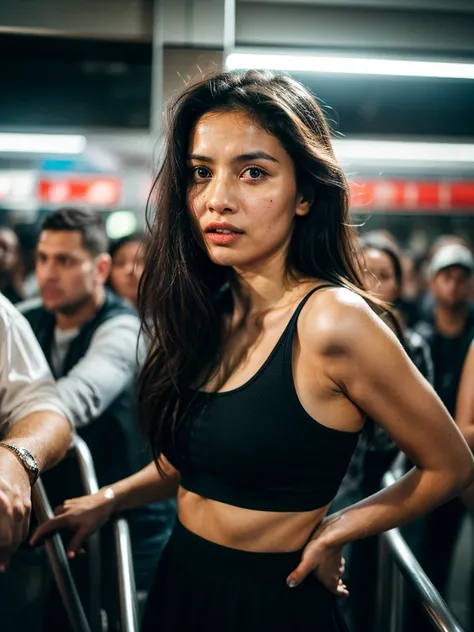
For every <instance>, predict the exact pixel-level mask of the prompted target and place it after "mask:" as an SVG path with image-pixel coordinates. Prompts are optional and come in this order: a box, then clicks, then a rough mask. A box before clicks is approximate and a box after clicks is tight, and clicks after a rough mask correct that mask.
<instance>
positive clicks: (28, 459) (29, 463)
mask: <svg viewBox="0 0 474 632" xmlns="http://www.w3.org/2000/svg"><path fill="white" fill-rule="evenodd" d="M21 455H22V457H23V459H24V460H25V463H26V465H27V466H28V467H30V468H32V469H36V463H35V459H34V457H33V456H32V455H31V454H30V453H29V452H27V451H26V450H21Z"/></svg>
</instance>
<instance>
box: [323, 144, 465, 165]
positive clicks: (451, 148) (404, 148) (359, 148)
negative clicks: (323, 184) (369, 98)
mask: <svg viewBox="0 0 474 632" xmlns="http://www.w3.org/2000/svg"><path fill="white" fill-rule="evenodd" d="M333 147H334V151H335V153H336V156H337V158H338V160H341V161H344V160H354V161H357V160H367V161H377V160H386V161H405V162H444V163H448V162H464V163H466V162H471V163H474V145H472V144H467V143H466V144H462V143H415V142H403V141H382V140H340V139H336V140H333Z"/></svg>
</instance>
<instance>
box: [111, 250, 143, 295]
mask: <svg viewBox="0 0 474 632" xmlns="http://www.w3.org/2000/svg"><path fill="white" fill-rule="evenodd" d="M144 259H145V252H144V248H143V245H142V244H141V242H139V241H130V242H127V243H125V244H123V246H121V247H120V248H119V249H118V250H117V251H116V252H115V254H114V256H113V258H112V267H111V270H110V284H111V285H112V288H113V289H114V290H115V292H116V293H117V294H118V295H119V296H122V297H123V298H126V299H128V300H129V301H131V302H132V303H134V304H136V302H137V292H138V282H139V281H140V277H141V276H142V273H143V264H144Z"/></svg>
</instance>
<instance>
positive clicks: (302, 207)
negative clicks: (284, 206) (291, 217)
mask: <svg viewBox="0 0 474 632" xmlns="http://www.w3.org/2000/svg"><path fill="white" fill-rule="evenodd" d="M313 202H314V199H313V196H312V195H310V194H309V193H304V192H302V193H298V197H297V198H296V209H295V215H300V216H301V215H307V214H308V213H309V212H310V210H311V207H312V206H313Z"/></svg>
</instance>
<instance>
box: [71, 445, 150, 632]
mask: <svg viewBox="0 0 474 632" xmlns="http://www.w3.org/2000/svg"><path fill="white" fill-rule="evenodd" d="M72 449H73V450H74V451H75V452H76V456H77V459H78V462H79V468H80V472H81V479H82V483H83V485H84V489H85V491H86V493H88V494H95V493H96V492H97V491H99V485H98V483H97V477H96V474H95V469H94V463H93V460H92V455H91V453H90V450H89V448H88V446H87V444H86V442H85V441H84V440H83V439H81V437H79V436H77V435H76V436H75V437H74V441H73V444H72ZM112 527H113V530H114V537H115V551H116V555H117V574H118V594H119V605H120V623H121V630H122V632H138V629H139V624H138V605H137V596H136V590H135V576H134V571H133V559H132V546H131V542H130V531H129V528H128V523H127V521H126V520H125V519H124V518H121V517H116V518H113V519H112ZM99 612H100V611H99Z"/></svg>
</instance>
